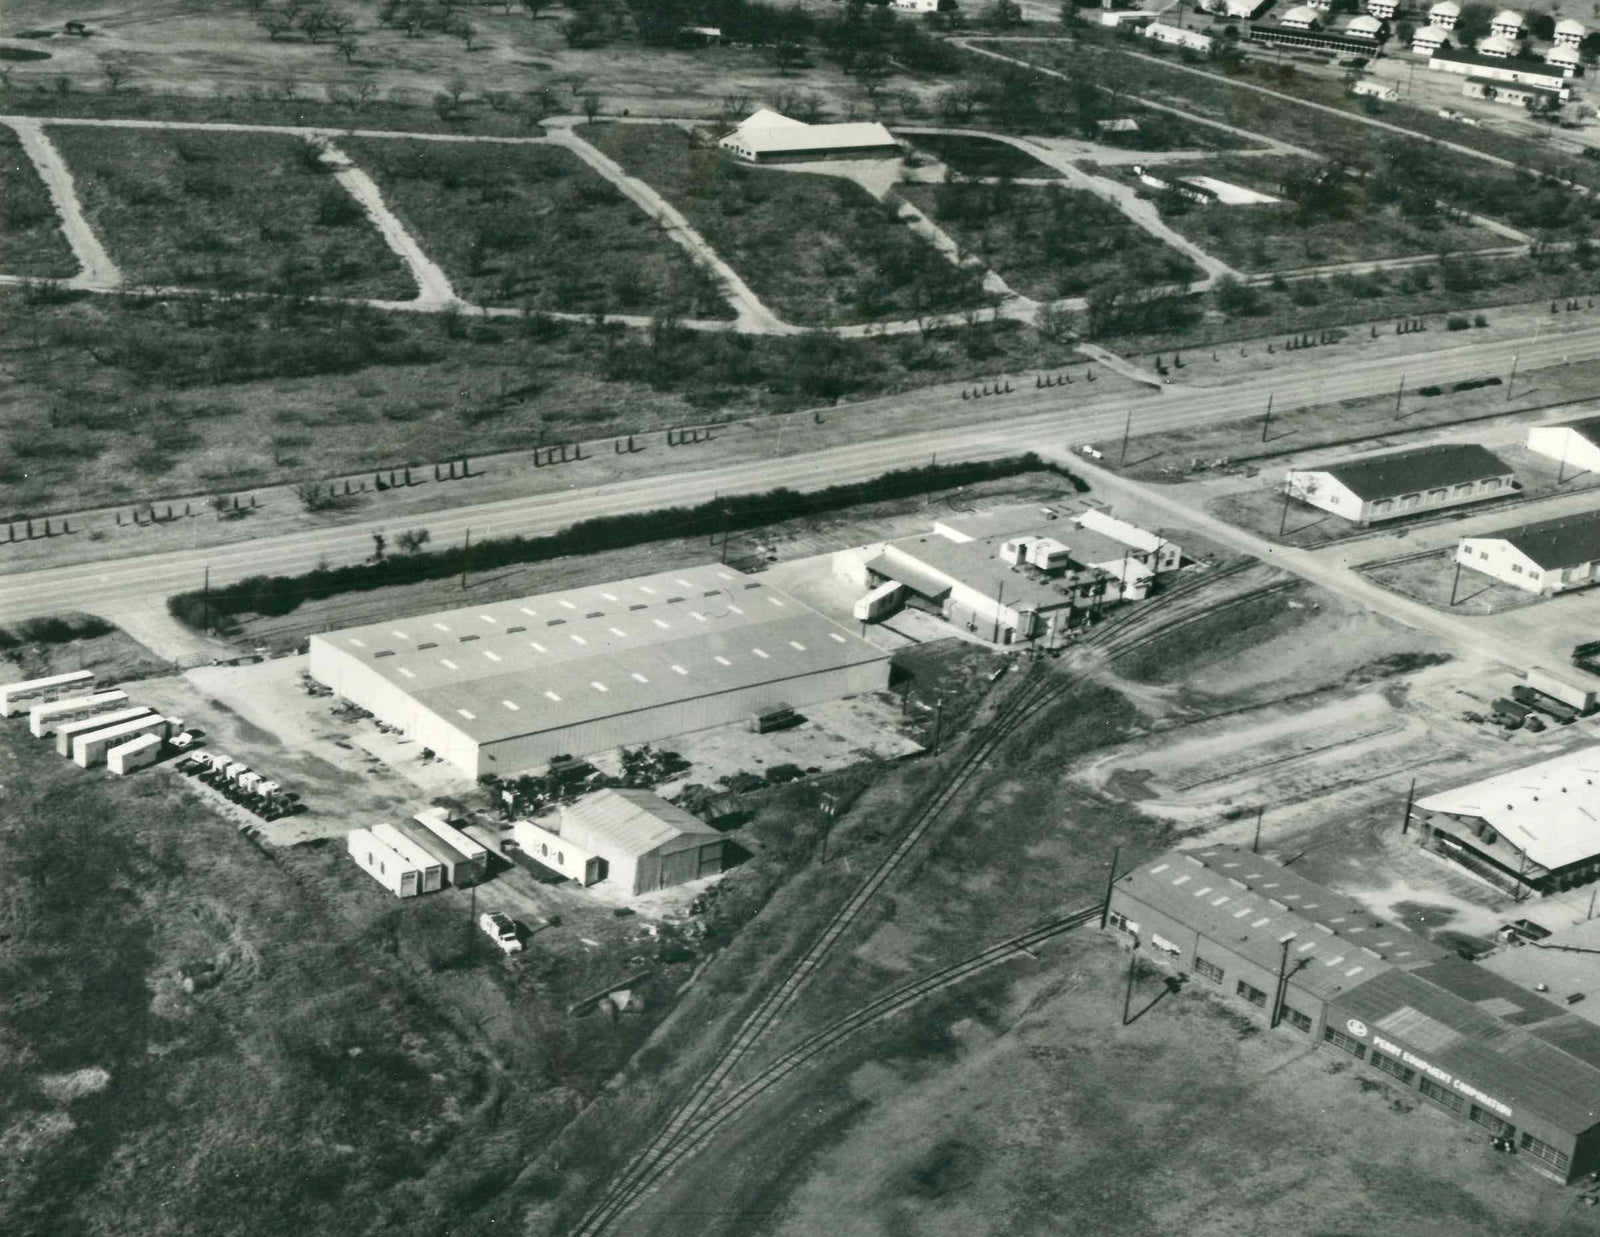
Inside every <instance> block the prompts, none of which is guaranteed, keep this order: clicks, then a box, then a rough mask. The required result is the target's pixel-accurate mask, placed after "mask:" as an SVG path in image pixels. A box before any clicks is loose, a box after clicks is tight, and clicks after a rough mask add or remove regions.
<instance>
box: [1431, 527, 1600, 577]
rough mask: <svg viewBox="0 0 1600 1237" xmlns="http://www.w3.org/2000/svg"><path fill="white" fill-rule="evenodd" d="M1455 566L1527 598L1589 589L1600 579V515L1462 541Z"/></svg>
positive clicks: (1517, 528) (1521, 528)
mask: <svg viewBox="0 0 1600 1237" xmlns="http://www.w3.org/2000/svg"><path fill="white" fill-rule="evenodd" d="M1456 562H1458V563H1460V564H1461V565H1462V566H1463V567H1471V568H1472V569H1473V570H1474V571H1479V572H1482V573H1483V574H1484V575H1486V576H1492V577H1494V579H1496V580H1499V581H1500V582H1501V583H1502V584H1510V585H1513V586H1514V587H1516V588H1520V589H1522V590H1523V591H1524V592H1528V593H1545V594H1554V593H1565V592H1569V591H1571V590H1572V589H1575V588H1586V587H1587V586H1589V585H1590V584H1593V583H1594V582H1595V581H1596V580H1600V511H1586V512H1584V513H1583V514H1582V515H1565V516H1559V517H1557V518H1556V519H1553V520H1540V521H1539V522H1538V523H1536V524H1521V525H1518V526H1516V527H1515V528H1503V529H1500V530H1498V531H1497V532H1492V533H1484V534H1482V535H1481V536H1477V537H1463V538H1462V539H1461V540H1460V542H1458V543H1457V545H1456Z"/></svg>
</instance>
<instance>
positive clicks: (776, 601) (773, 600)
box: [767, 597, 783, 608]
mask: <svg viewBox="0 0 1600 1237" xmlns="http://www.w3.org/2000/svg"><path fill="white" fill-rule="evenodd" d="M767 600H768V601H770V602H771V603H772V604H773V605H775V606H778V607H780V608H781V607H782V606H783V600H782V599H781V598H778V597H768V598H767Z"/></svg>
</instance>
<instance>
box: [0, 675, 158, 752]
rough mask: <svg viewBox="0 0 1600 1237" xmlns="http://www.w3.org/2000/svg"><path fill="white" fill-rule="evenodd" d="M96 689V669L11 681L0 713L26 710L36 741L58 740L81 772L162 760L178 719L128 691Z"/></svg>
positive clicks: (0, 694) (1, 690) (0, 697)
mask: <svg viewBox="0 0 1600 1237" xmlns="http://www.w3.org/2000/svg"><path fill="white" fill-rule="evenodd" d="M94 686H95V676H94V671H92V670H74V671H72V672H71V673H68V674H57V675H51V676H50V677H49V678H44V679H31V680H28V681H27V682H23V683H9V684H6V685H5V686H3V687H0V715H3V716H6V717H10V716H12V715H13V714H16V713H20V712H22V711H23V710H24V709H26V710H27V713H28V731H29V733H30V734H32V735H33V737H34V738H36V739H48V738H54V739H55V746H56V752H57V753H58V754H59V755H62V756H65V757H68V758H70V759H71V760H72V761H73V763H74V764H76V765H78V766H79V767H80V768H83V769H87V768H89V767H90V766H92V765H98V764H104V765H105V766H106V767H107V768H109V769H110V770H111V772H113V773H116V774H119V775H120V774H126V773H131V772H133V771H134V770H135V769H139V768H143V767H144V766H145V765H148V764H153V763H154V762H155V761H157V760H159V759H160V758H161V752H162V748H163V745H164V744H165V742H166V741H167V740H168V739H170V738H172V737H173V736H174V735H175V734H176V733H177V732H178V731H180V730H182V729H183V722H182V721H180V720H179V719H178V718H175V717H162V716H161V715H160V714H159V713H157V712H156V711H155V710H154V709H152V708H150V707H149V706H147V705H136V704H133V703H132V702H131V701H130V700H129V698H128V693H127V692H125V691H118V690H114V689H113V690H108V691H98V692H97V691H95V690H94ZM74 693H78V694H74ZM85 693H87V694H85Z"/></svg>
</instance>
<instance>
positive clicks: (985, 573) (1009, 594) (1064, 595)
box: [873, 533, 1072, 609]
mask: <svg viewBox="0 0 1600 1237" xmlns="http://www.w3.org/2000/svg"><path fill="white" fill-rule="evenodd" d="M1005 540H1007V538H1006V537H1005V536H993V537H983V538H980V539H978V540H975V541H951V540H950V538H948V537H942V536H940V535H939V534H938V533H923V534H919V535H918V536H915V537H902V538H900V540H898V541H891V542H889V545H890V547H891V548H893V549H895V550H898V551H899V552H900V553H902V554H905V555H907V556H909V557H910V558H912V559H915V560H916V561H917V562H920V563H922V564H924V565H925V566H927V567H930V568H932V569H933V570H934V571H937V572H941V573H943V574H944V575H946V576H948V577H950V578H951V579H952V580H959V581H960V582H961V583H962V584H965V585H966V586H967V587H969V588H972V589H976V590H977V591H978V592H980V593H982V594H983V595H984V596H985V597H993V596H995V595H996V594H997V593H998V592H1000V591H1001V590H1004V597H1002V598H1001V600H1002V602H1003V603H1004V604H1006V605H1010V606H1013V607H1016V606H1021V607H1023V608H1024V609H1026V608H1028V607H1030V606H1033V607H1037V608H1039V609H1049V608H1053V607H1059V606H1068V605H1071V604H1072V590H1071V584H1070V582H1069V581H1060V580H1050V581H1045V580H1039V579H1036V578H1034V576H1032V575H1030V574H1029V573H1028V572H1026V571H1020V570H1016V571H1014V570H1012V567H1011V564H1009V563H1007V562H1005V561H1003V560H1002V559H1001V558H1000V544H1001V542H1003V541H1005ZM873 570H874V571H876V570H878V568H876V567H874V568H873ZM886 574H889V573H886Z"/></svg>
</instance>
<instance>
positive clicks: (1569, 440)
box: [1528, 417, 1600, 476]
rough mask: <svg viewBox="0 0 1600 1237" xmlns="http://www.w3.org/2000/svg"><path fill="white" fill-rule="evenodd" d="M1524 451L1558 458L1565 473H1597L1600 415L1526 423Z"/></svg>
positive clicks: (1599, 450) (1598, 465)
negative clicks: (1526, 432) (1536, 423)
mask: <svg viewBox="0 0 1600 1237" xmlns="http://www.w3.org/2000/svg"><path fill="white" fill-rule="evenodd" d="M1528 450H1530V451H1532V452H1534V454H1536V455H1542V456H1544V457H1545V458H1547V459H1552V460H1559V461H1560V462H1561V464H1562V468H1563V471H1564V472H1567V473H1568V474H1569V475H1572V476H1576V475H1578V474H1579V473H1586V472H1591V473H1594V474H1595V475H1597V476H1600V417H1583V418H1581V419H1579V420H1577V421H1558V422H1556V423H1555V424H1554V425H1530V426H1529V427H1528Z"/></svg>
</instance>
